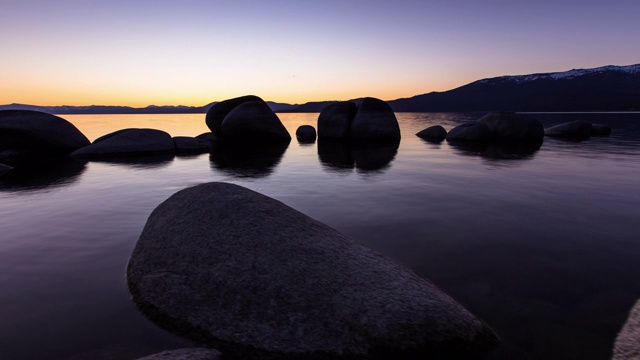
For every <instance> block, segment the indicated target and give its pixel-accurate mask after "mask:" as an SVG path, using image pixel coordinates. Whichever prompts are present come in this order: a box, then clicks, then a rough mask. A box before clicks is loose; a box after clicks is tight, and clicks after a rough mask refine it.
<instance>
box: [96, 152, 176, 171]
mask: <svg viewBox="0 0 640 360" xmlns="http://www.w3.org/2000/svg"><path fill="white" fill-rule="evenodd" d="M174 158H175V156H174V155H173V154H157V155H140V156H116V157H104V158H97V159H91V160H90V161H91V162H98V163H105V164H112V165H121V166H127V167H130V168H133V169H139V170H144V169H159V168H163V167H166V166H168V165H169V164H171V162H172V161H173V159H174Z"/></svg>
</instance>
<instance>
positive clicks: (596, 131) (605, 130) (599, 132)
mask: <svg viewBox="0 0 640 360" xmlns="http://www.w3.org/2000/svg"><path fill="white" fill-rule="evenodd" d="M609 135H611V128H610V127H608V126H607V125H602V124H591V136H609Z"/></svg>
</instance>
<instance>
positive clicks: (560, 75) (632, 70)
mask: <svg viewBox="0 0 640 360" xmlns="http://www.w3.org/2000/svg"><path fill="white" fill-rule="evenodd" d="M605 71H619V72H625V73H628V74H640V64H635V65H627V66H616V65H607V66H602V67H598V68H592V69H572V70H569V71H563V72H555V73H539V74H529V75H506V76H499V77H495V78H492V79H484V80H480V81H478V82H479V83H487V82H489V81H491V80H498V79H500V80H509V81H514V82H516V83H523V82H530V81H535V80H538V79H554V80H559V79H572V78H575V77H579V76H584V75H588V74H594V73H600V72H605Z"/></svg>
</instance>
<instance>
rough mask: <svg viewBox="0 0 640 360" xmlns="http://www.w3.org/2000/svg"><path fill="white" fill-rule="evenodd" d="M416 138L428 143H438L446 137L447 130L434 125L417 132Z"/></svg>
mask: <svg viewBox="0 0 640 360" xmlns="http://www.w3.org/2000/svg"><path fill="white" fill-rule="evenodd" d="M416 136H417V137H419V138H421V139H424V140H427V141H429V142H436V143H438V142H441V141H442V140H444V139H445V138H446V137H447V130H445V129H444V128H443V127H442V125H434V126H429V127H428V128H426V129H424V130H421V131H419V132H418V133H416Z"/></svg>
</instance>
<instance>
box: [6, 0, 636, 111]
mask: <svg viewBox="0 0 640 360" xmlns="http://www.w3.org/2000/svg"><path fill="white" fill-rule="evenodd" d="M639 16H640V1H637V0H636V1H619V0H610V1H607V2H605V1H589V0H587V1H563V0H556V1H546V0H543V1H536V2H532V1H518V0H511V1H498V0H488V1H468V0H458V1H456V0H450V1H393V2H392V1H364V0H363V1H332V0H331V1H326V0H325V1H321V2H313V3H311V2H307V1H189V0H184V1H162V0H159V1H148V0H136V1H121V0H112V1H91V0H84V1H80V0H66V1H65V0H61V1H33V0H22V1H14V0H8V1H7V0H5V1H3V6H2V11H1V12H0V44H2V53H3V55H2V56H1V57H0V104H6V103H14V102H17V103H29V104H38V105H62V104H69V105H89V104H107V105H115V104H118V105H133V106H144V105H149V104H173V105H177V104H185V105H204V104H206V103H209V102H211V101H216V100H223V99H226V98H230V97H235V96H240V95H244V94H256V95H259V96H261V97H262V98H264V99H266V100H273V101H282V102H290V103H296V102H297V103H301V102H306V101H311V100H331V99H335V100H340V99H349V98H355V97H361V96H374V97H379V98H382V99H385V100H391V99H396V98H400V97H407V96H412V95H416V94H422V93H426V92H430V91H444V90H449V89H452V88H455V87H457V86H461V85H464V84H466V83H469V82H472V81H475V80H478V79H481V78H486V77H493V76H499V75H507V74H511V75H514V74H528V73H536V72H552V71H565V70H569V69H572V68H589V67H598V66H603V65H630V64H636V63H640V46H637V43H638V39H640V25H638V18H639Z"/></svg>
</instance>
